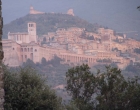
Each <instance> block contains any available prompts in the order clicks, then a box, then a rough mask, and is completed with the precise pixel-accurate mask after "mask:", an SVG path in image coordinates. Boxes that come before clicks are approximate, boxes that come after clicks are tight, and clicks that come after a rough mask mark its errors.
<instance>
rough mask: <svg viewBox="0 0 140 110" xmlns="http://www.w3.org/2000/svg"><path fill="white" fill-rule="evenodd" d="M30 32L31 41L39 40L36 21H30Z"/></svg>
mask: <svg viewBox="0 0 140 110" xmlns="http://www.w3.org/2000/svg"><path fill="white" fill-rule="evenodd" d="M28 34H29V40H30V41H34V42H37V35H36V23H34V22H29V23H28Z"/></svg>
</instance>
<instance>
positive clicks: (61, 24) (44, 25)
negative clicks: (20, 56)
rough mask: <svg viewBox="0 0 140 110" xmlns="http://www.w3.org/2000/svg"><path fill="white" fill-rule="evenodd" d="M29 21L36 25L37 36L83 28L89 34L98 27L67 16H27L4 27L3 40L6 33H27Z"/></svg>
mask: <svg viewBox="0 0 140 110" xmlns="http://www.w3.org/2000/svg"><path fill="white" fill-rule="evenodd" d="M30 21H33V22H36V23H37V34H38V35H39V36H41V35H44V34H47V33H48V32H55V31H56V30H57V28H69V27H79V28H85V29H86V30H87V31H90V32H96V30H97V29H98V28H99V27H100V26H99V25H98V24H91V23H89V22H87V21H85V20H83V19H81V18H79V17H77V16H71V15H67V14H59V13H58V14H56V13H45V14H41V15H30V14H28V15H26V16H24V17H21V18H18V19H16V20H14V21H12V22H11V23H9V24H6V25H4V28H3V38H7V34H8V32H27V23H28V22H30Z"/></svg>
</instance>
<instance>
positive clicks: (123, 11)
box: [2, 0, 140, 31]
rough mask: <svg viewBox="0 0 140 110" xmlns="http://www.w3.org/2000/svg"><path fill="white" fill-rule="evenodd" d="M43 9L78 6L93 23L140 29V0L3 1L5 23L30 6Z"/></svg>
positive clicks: (78, 13)
mask: <svg viewBox="0 0 140 110" xmlns="http://www.w3.org/2000/svg"><path fill="white" fill-rule="evenodd" d="M31 5H32V6H33V7H34V8H35V9H36V10H40V11H43V12H56V13H66V12H67V10H68V9H69V8H73V9H74V13H75V15H76V16H79V17H81V18H83V19H85V20H87V21H89V22H91V23H98V24H101V25H103V26H107V27H109V28H112V29H115V30H117V31H140V11H138V10H137V9H136V7H137V6H138V5H140V0H2V9H3V10H2V12H3V18H4V24H7V23H9V22H11V21H12V20H15V19H17V18H19V17H22V16H25V15H27V14H28V13H29V7H30V6H31Z"/></svg>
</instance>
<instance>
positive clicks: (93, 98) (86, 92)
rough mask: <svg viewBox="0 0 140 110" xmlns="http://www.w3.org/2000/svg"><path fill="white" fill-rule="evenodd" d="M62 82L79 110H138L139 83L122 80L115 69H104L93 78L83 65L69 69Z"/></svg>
mask: <svg viewBox="0 0 140 110" xmlns="http://www.w3.org/2000/svg"><path fill="white" fill-rule="evenodd" d="M66 78H67V86H66V89H67V91H68V93H70V95H71V96H72V101H73V102H74V103H75V104H76V106H77V108H78V109H80V110H93V109H96V110H139V109H140V105H139V104H140V79H139V78H138V77H135V78H128V79H125V78H124V77H123V75H122V74H121V70H120V69H118V68H115V67H111V66H107V67H106V71H104V72H101V71H98V72H97V74H93V73H91V72H90V68H89V67H88V65H85V64H83V65H81V66H76V67H73V68H71V69H69V70H68V72H67V73H66Z"/></svg>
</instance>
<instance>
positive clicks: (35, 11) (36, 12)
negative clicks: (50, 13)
mask: <svg viewBox="0 0 140 110" xmlns="http://www.w3.org/2000/svg"><path fill="white" fill-rule="evenodd" d="M29 13H30V14H44V13H45V12H40V11H37V10H35V9H34V8H33V6H30V12H29Z"/></svg>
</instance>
